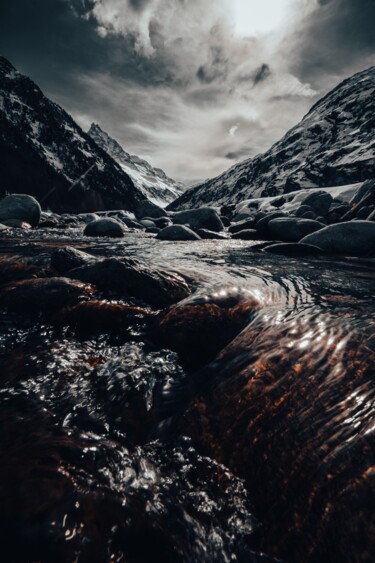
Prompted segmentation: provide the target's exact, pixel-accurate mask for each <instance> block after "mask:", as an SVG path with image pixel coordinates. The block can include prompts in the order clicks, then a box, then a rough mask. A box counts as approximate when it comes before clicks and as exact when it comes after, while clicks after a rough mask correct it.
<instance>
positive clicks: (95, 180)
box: [0, 57, 144, 212]
mask: <svg viewBox="0 0 375 563" xmlns="http://www.w3.org/2000/svg"><path fill="white" fill-rule="evenodd" d="M0 79H1V83H0V156H1V160H0V162H1V164H0V196H4V195H5V194H6V193H9V192H10V193H29V194H30V195H34V196H35V197H37V199H39V200H40V201H42V202H43V205H44V206H46V207H48V208H50V209H51V210H53V211H58V212H64V211H66V212H69V211H75V212H78V211H82V212H84V211H99V210H105V209H115V208H117V209H119V208H120V209H127V210H130V211H132V210H133V209H134V208H135V206H136V204H137V202H139V201H140V200H141V199H144V195H143V194H142V193H141V192H140V191H139V190H138V188H137V187H136V186H135V185H134V183H133V181H132V180H131V178H130V177H129V176H128V175H127V174H126V173H125V172H124V171H123V170H122V169H121V167H120V166H119V165H118V163H117V162H116V161H115V160H113V159H112V157H111V156H109V155H108V154H107V153H106V152H105V151H103V149H102V148H101V147H99V146H98V145H97V144H96V143H95V141H94V140H93V139H91V137H90V136H89V135H87V134H86V133H85V132H84V131H83V130H82V129H81V128H80V127H79V125H78V124H77V123H76V122H75V121H74V119H73V118H72V117H71V116H70V115H69V113H68V112H66V111H65V110H64V109H63V108H62V107H61V106H59V105H58V104H56V103H55V102H53V101H52V100H50V99H49V98H48V97H46V96H45V95H44V94H43V92H42V90H41V89H40V88H39V86H37V85H36V84H35V83H34V82H33V81H32V80H31V79H30V78H28V77H26V76H24V75H23V74H21V73H20V72H18V71H17V70H16V68H15V67H14V66H13V65H12V64H11V63H10V62H9V61H8V60H7V59H5V58H4V57H0Z"/></svg>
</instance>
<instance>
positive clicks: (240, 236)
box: [232, 229, 264, 240]
mask: <svg viewBox="0 0 375 563" xmlns="http://www.w3.org/2000/svg"><path fill="white" fill-rule="evenodd" d="M232 239H236V240H263V239H264V237H262V235H261V234H260V233H258V231H257V230H255V229H245V230H243V231H239V232H238V233H233V234H232Z"/></svg>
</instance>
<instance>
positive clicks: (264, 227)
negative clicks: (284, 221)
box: [256, 211, 286, 235]
mask: <svg viewBox="0 0 375 563" xmlns="http://www.w3.org/2000/svg"><path fill="white" fill-rule="evenodd" d="M285 216H286V215H285V213H284V212H283V211H272V213H267V214H266V215H264V216H263V217H261V218H260V219H259V220H258V221H257V222H256V230H257V231H258V233H260V234H261V235H266V234H268V224H269V223H270V222H271V221H272V220H273V219H279V218H280V217H285Z"/></svg>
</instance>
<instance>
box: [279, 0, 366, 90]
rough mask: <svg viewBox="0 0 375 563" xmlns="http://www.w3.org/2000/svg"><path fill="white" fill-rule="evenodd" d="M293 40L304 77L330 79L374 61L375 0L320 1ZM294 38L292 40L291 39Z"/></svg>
mask: <svg viewBox="0 0 375 563" xmlns="http://www.w3.org/2000/svg"><path fill="white" fill-rule="evenodd" d="M318 4H320V6H319V9H318V10H316V11H314V12H313V13H312V14H310V15H309V16H308V17H307V18H306V20H305V21H304V22H302V28H301V30H300V33H295V34H294V36H293V37H292V39H291V41H292V43H294V49H293V58H294V60H293V66H292V68H293V70H294V71H295V72H296V73H297V74H298V76H300V77H301V78H302V79H303V80H312V81H313V82H314V83H317V82H318V81H319V80H320V79H323V80H325V81H326V82H327V83H328V82H329V77H328V80H327V77H326V76H325V75H327V74H328V75H333V76H334V79H336V80H337V78H336V77H340V78H344V76H349V75H350V74H352V73H354V72H355V71H356V70H360V69H364V68H366V66H371V64H374V59H373V57H374V52H375V33H374V22H375V2H374V0H329V1H328V0H319V1H318ZM289 41H290V39H289Z"/></svg>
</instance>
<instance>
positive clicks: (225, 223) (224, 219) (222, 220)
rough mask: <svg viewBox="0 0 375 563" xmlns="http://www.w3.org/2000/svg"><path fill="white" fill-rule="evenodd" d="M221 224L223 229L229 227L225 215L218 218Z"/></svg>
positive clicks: (228, 221)
mask: <svg viewBox="0 0 375 563" xmlns="http://www.w3.org/2000/svg"><path fill="white" fill-rule="evenodd" d="M220 219H221V222H222V223H223V225H224V227H230V219H228V217H226V216H225V215H223V216H220Z"/></svg>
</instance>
